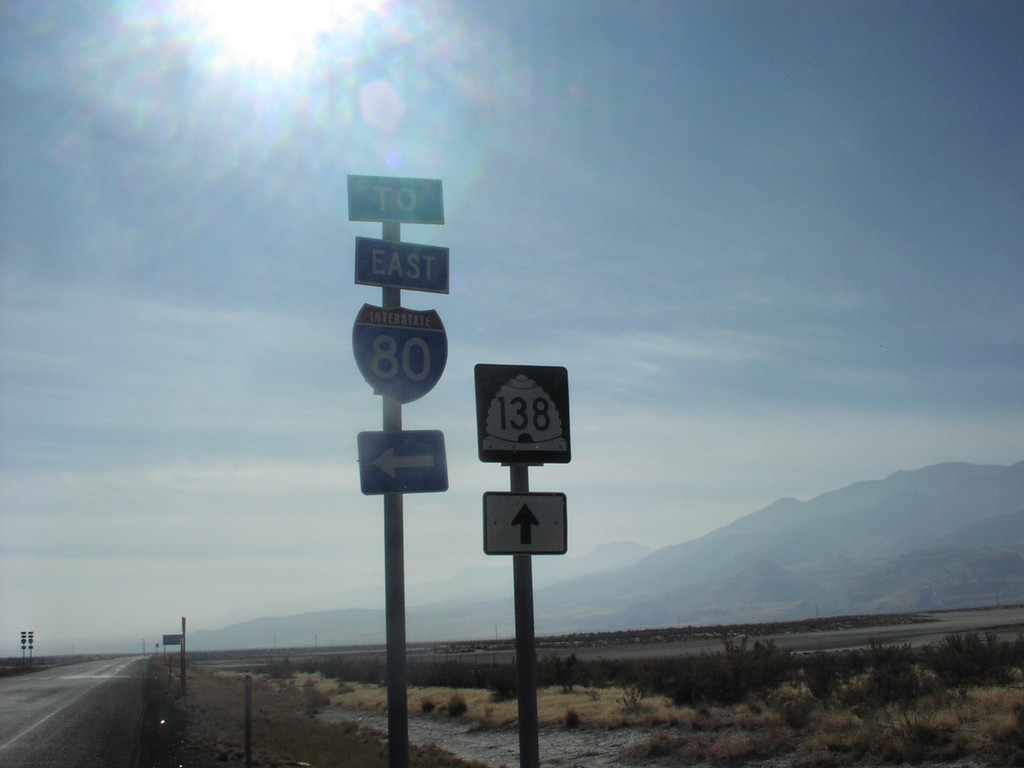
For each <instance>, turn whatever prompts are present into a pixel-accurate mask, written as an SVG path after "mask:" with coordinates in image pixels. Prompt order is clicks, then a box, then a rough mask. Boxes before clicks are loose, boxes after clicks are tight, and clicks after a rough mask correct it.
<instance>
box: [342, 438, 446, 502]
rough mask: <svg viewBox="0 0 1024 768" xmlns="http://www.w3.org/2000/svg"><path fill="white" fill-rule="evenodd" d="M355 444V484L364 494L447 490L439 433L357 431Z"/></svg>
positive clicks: (442, 441) (444, 461)
mask: <svg viewBox="0 0 1024 768" xmlns="http://www.w3.org/2000/svg"><path fill="white" fill-rule="evenodd" d="M356 443H357V446H358V449H359V484H360V488H361V490H362V492H363V493H364V494H366V495H367V496H374V495H379V494H384V493H437V492H440V491H447V490H448V459H447V456H446V454H445V449H444V433H443V432H440V431H439V430H436V429H423V430H410V431H406V432H360V433H359V434H358V435H357V436H356Z"/></svg>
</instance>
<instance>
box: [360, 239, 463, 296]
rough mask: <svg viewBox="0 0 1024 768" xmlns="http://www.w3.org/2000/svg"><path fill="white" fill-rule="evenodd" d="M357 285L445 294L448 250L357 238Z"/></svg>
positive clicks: (434, 246)
mask: <svg viewBox="0 0 1024 768" xmlns="http://www.w3.org/2000/svg"><path fill="white" fill-rule="evenodd" d="M356 283H358V284H359V285H380V286H385V285H387V286H392V287H395V288H408V289H410V290H413V291H430V292H432V293H448V249H447V248H442V247H440V246H436V245H417V244H416V243H405V242H392V241H390V240H377V239H375V238H371V237H357V238H356Z"/></svg>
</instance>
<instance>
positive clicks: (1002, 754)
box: [330, 684, 1024, 768]
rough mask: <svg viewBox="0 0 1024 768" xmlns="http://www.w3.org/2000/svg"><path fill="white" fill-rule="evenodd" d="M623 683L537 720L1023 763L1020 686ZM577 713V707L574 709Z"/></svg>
mask: <svg viewBox="0 0 1024 768" xmlns="http://www.w3.org/2000/svg"><path fill="white" fill-rule="evenodd" d="M344 688H345V689H346V690H345V691H344V692H338V693H335V694H332V695H331V697H330V700H331V703H332V704H335V705H339V706H345V707H356V708H359V707H362V708H367V709H371V710H377V711H381V712H383V711H385V708H386V691H385V690H384V689H383V688H381V687H380V686H371V685H361V684H347V685H346V686H344ZM454 693H455V695H457V696H458V698H459V700H460V701H463V702H465V712H464V713H462V714H460V716H461V717H464V718H466V719H469V720H472V721H475V722H476V723H478V724H479V726H480V727H482V728H484V727H495V726H510V725H513V724H514V723H515V720H516V702H515V701H503V702H495V701H493V699H492V695H491V693H490V692H488V691H484V690H469V689H459V690H458V691H456V692H454ZM631 694H635V691H633V692H631V691H630V689H620V688H603V689H587V688H577V689H576V690H574V691H573V692H571V693H567V692H565V691H563V690H562V689H561V688H558V687H552V688H546V689H541V690H540V691H538V697H537V699H538V719H539V721H540V724H541V725H549V726H555V725H562V726H563V727H565V726H566V724H567V723H568V722H570V721H571V722H572V724H573V725H572V727H577V726H579V727H584V728H586V727H592V728H615V727H629V726H653V725H669V726H674V728H673V729H672V730H670V731H668V732H661V733H659V734H658V735H656V736H654V737H652V738H651V739H650V740H649V741H647V742H645V743H644V744H641V745H640V746H638V747H635V748H633V749H632V750H630V753H629V755H628V757H630V758H631V759H639V760H643V759H649V758H670V759H673V760H675V761H679V762H680V763H681V764H692V763H710V764H723V763H736V762H743V761H757V760H767V759H772V758H780V757H782V758H785V759H786V760H787V761H788V762H789V763H791V764H792V765H794V766H799V767H802V768H825V767H828V768H831V767H832V766H845V765H852V764H857V763H861V764H864V763H869V764H898V763H921V762H931V763H935V762H955V761H965V760H973V761H976V762H981V763H986V764H990V765H996V766H999V765H1007V766H1020V765H1024V690H1022V689H1021V688H1020V687H1018V686H1014V687H1009V688H1005V687H993V688H975V689H971V690H969V691H966V692H964V691H953V692H940V693H936V694H934V695H932V696H929V697H924V698H922V699H920V700H918V701H917V702H916V703H914V704H913V705H910V706H906V707H901V706H896V705H888V706H885V707H881V708H877V709H870V710H868V709H865V710H855V709H849V708H835V707H826V706H825V705H824V704H822V702H820V701H818V700H816V699H814V697H812V696H811V695H810V693H809V692H808V691H807V690H806V688H805V687H803V686H800V685H789V686H785V687H783V688H779V689H777V690H776V691H774V692H773V693H772V694H770V695H769V696H767V697H765V698H764V699H760V698H751V699H750V700H748V701H747V702H745V703H743V704H737V705H733V706H718V707H711V706H707V707H699V708H694V707H677V706H673V705H672V704H671V703H670V702H669V701H668V700H667V699H664V698H662V697H650V698H647V697H637V696H635V695H631ZM452 696H453V691H452V690H451V689H448V688H422V689H418V688H414V689H410V691H409V708H410V712H414V713H415V712H429V713H432V714H434V715H436V716H446V715H447V714H448V713H447V709H446V703H445V702H447V701H448V700H449V698H450V697H452ZM570 713H572V714H570Z"/></svg>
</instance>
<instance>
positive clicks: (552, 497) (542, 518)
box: [484, 491, 568, 555]
mask: <svg viewBox="0 0 1024 768" xmlns="http://www.w3.org/2000/svg"><path fill="white" fill-rule="evenodd" d="M565 507H566V505H565V494H564V493H502V492H497V491H495V492H489V493H485V494H484V553H485V554H488V555H564V554H565V553H566V550H567V549H568V535H567V532H566V512H565Z"/></svg>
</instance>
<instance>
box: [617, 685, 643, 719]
mask: <svg viewBox="0 0 1024 768" xmlns="http://www.w3.org/2000/svg"><path fill="white" fill-rule="evenodd" d="M646 698H647V689H646V688H645V686H643V685H642V684H639V683H633V684H631V685H627V686H626V687H625V688H623V689H622V696H621V697H620V698H619V699H617V700H616V701H617V703H618V705H619V706H620V707H621V708H622V711H623V712H627V713H633V714H635V713H637V712H640V711H641V710H643V707H644V699H646Z"/></svg>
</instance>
